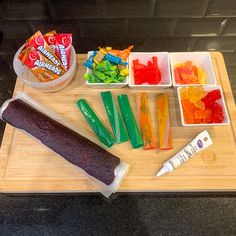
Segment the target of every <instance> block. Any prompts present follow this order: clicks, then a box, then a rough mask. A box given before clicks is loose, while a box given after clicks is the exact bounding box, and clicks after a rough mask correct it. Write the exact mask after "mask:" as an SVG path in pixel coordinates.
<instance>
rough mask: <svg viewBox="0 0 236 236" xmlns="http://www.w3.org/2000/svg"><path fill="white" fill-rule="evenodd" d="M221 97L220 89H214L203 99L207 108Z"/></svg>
mask: <svg viewBox="0 0 236 236" xmlns="http://www.w3.org/2000/svg"><path fill="white" fill-rule="evenodd" d="M220 98H221V93H220V90H219V89H214V90H212V91H210V92H208V94H207V95H206V96H205V97H204V98H202V101H203V102H204V103H205V106H206V108H208V107H210V106H211V105H212V104H213V103H215V101H216V100H218V99H220Z"/></svg>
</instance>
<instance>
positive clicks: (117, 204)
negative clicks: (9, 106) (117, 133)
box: [0, 0, 236, 236]
mask: <svg viewBox="0 0 236 236" xmlns="http://www.w3.org/2000/svg"><path fill="white" fill-rule="evenodd" d="M52 29H56V30H58V31H60V32H71V33H72V34H73V41H74V42H73V45H74V47H75V49H76V51H77V53H86V52H87V51H88V50H91V49H96V48H97V47H98V46H99V45H112V46H114V47H119V48H125V47H127V45H129V44H131V43H132V44H134V45H135V50H136V51H206V50H208V51H220V52H222V54H223V56H224V59H225V63H226V66H227V70H228V74H229V78H230V82H231V87H232V90H233V93H234V96H236V44H235V42H236V41H235V40H236V1H235V0H225V1H222V0H192V1H187V0H179V1H173V0H165V1H164V0H158V1H157V0H156V1H155V0H154V1H153V0H147V1H134V0H128V1H123V0H119V1H118V0H115V1H107V0H103V1H101V0H94V1H85V0H82V1H73V0H67V1H55V0H44V1H40V0H33V1H26V0H24V1H19V0H11V1H9V0H8V1H1V2H0V101H1V103H3V102H4V101H5V100H6V99H7V98H10V97H11V96H12V92H13V89H14V84H15V78H16V76H15V73H14V71H13V68H12V60H13V56H14V54H15V52H16V50H17V49H18V48H19V46H20V45H22V44H23V43H24V41H25V39H27V38H28V37H30V36H31V35H32V34H33V32H35V31H36V30H41V31H42V32H47V31H49V30H52ZM3 131H4V124H3V122H1V123H0V134H1V137H2V134H3ZM0 204H1V208H0V235H4V236H5V235H111V234H113V235H236V226H235V222H236V193H175V194H170V193H117V194H115V195H112V196H111V197H110V198H109V199H106V198H104V197H103V196H101V195H100V194H0Z"/></svg>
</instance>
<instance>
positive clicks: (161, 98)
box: [156, 93, 173, 150]
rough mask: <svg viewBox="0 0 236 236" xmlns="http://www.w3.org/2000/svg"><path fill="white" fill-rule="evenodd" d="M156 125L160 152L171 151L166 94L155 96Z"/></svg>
mask: <svg viewBox="0 0 236 236" xmlns="http://www.w3.org/2000/svg"><path fill="white" fill-rule="evenodd" d="M156 104H157V124H158V134H159V142H160V150H170V149H172V148H173V147H172V138H171V127H170V115H169V105H168V95H167V94H166V93H163V94H159V95H158V96H157V103H156Z"/></svg>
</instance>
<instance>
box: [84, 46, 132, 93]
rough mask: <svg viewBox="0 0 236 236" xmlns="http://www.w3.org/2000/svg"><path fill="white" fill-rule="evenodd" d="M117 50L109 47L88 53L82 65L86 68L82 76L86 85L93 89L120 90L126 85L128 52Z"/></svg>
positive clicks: (128, 50)
mask: <svg viewBox="0 0 236 236" xmlns="http://www.w3.org/2000/svg"><path fill="white" fill-rule="evenodd" d="M132 48H133V46H129V47H128V48H127V49H124V50H118V49H112V48H111V47H105V48H99V50H98V51H89V52H88V57H87V60H86V61H85V62H84V63H83V65H84V66H85V67H86V68H87V72H86V73H85V75H84V78H85V79H86V85H88V86H90V87H94V88H122V87H124V86H126V85H127V84H128V79H127V76H128V74H129V70H128V62H127V59H128V57H129V54H130V51H131V49H132Z"/></svg>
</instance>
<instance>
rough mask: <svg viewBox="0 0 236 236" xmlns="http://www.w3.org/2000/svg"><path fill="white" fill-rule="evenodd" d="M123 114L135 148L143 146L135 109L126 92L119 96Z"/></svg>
mask: <svg viewBox="0 0 236 236" xmlns="http://www.w3.org/2000/svg"><path fill="white" fill-rule="evenodd" d="M117 99H118V102H119V106H120V110H121V114H122V116H123V119H124V121H125V125H126V128H127V131H128V134H129V138H130V141H131V144H132V147H133V148H139V147H142V146H143V139H142V136H141V133H140V131H139V128H138V125H137V123H136V120H135V117H134V114H133V111H132V109H131V107H130V103H129V99H128V96H127V95H126V94H121V95H119V96H118V97H117Z"/></svg>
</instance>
